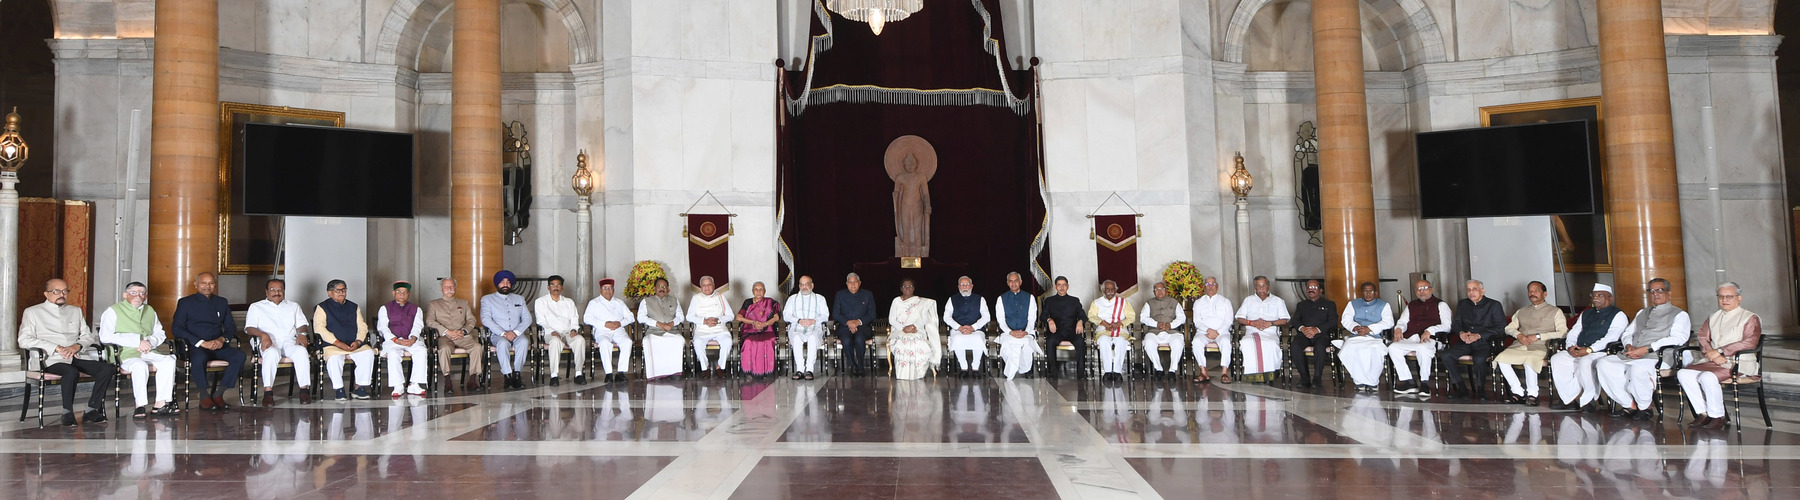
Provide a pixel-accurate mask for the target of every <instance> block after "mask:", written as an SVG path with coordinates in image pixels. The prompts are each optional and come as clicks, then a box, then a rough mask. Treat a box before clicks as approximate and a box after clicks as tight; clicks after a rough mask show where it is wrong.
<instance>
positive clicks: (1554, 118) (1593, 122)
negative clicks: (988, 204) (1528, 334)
mask: <svg viewBox="0 0 1800 500" xmlns="http://www.w3.org/2000/svg"><path fill="white" fill-rule="evenodd" d="M1600 109H1601V108H1600V98H1599V97H1579V98H1575V99H1559V100H1555V101H1539V102H1527V103H1520V104H1507V105H1501V106H1487V107H1483V108H1481V126H1483V127H1493V126H1500V125H1521V124H1527V123H1547V122H1559V121H1570V120H1582V121H1586V122H1587V123H1588V142H1589V144H1588V148H1589V150H1591V151H1594V154H1595V157H1596V159H1597V160H1596V161H1598V162H1599V165H1598V168H1599V169H1600V186H1599V192H1600V193H1601V197H1600V200H1599V201H1600V213H1599V214H1598V215H1556V216H1551V217H1550V222H1551V226H1552V227H1554V228H1555V229H1556V242H1557V245H1556V246H1557V250H1558V251H1559V252H1560V253H1561V254H1562V255H1561V257H1562V258H1561V259H1559V260H1558V263H1559V264H1558V267H1557V270H1558V271H1560V272H1571V273H1610V272H1612V245H1611V244H1610V241H1609V239H1608V238H1609V236H1608V235H1609V234H1610V233H1609V231H1608V225H1607V218H1606V197H1605V193H1606V177H1607V175H1606V152H1605V150H1604V149H1602V145H1603V144H1605V142H1604V141H1602V140H1601V136H1600V134H1602V133H1603V131H1602V129H1601V128H1600Z"/></svg>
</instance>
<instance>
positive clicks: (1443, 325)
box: [1388, 280, 1451, 398]
mask: <svg viewBox="0 0 1800 500" xmlns="http://www.w3.org/2000/svg"><path fill="white" fill-rule="evenodd" d="M1413 297H1414V299H1413V300H1412V301H1411V302H1407V303H1406V313H1405V314H1401V315H1399V316H1397V317H1395V318H1394V334H1393V336H1390V337H1388V339H1390V340H1392V343H1390V344H1388V359H1389V360H1391V361H1393V362H1394V376H1395V379H1394V394H1418V395H1419V397H1420V398H1428V397H1431V384H1430V381H1431V362H1432V360H1435V359H1437V350H1438V341H1437V338H1436V337H1437V335H1438V334H1441V333H1444V332H1448V331H1450V319H1451V316H1450V304H1449V303H1448V302H1444V301H1443V300H1441V299H1439V298H1437V296H1436V295H1433V294H1432V286H1431V282H1430V281H1425V280H1419V281H1418V282H1415V283H1413ZM1407 354H1412V355H1413V358H1414V359H1416V360H1418V362H1419V381H1418V382H1417V383H1414V382H1413V374H1412V369H1411V368H1408V367H1407V364H1406V355H1407Z"/></svg>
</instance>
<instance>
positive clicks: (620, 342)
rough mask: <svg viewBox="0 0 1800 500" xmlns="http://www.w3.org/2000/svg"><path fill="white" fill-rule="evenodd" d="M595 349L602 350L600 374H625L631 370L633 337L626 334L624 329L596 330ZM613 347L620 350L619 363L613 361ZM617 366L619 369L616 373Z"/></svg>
mask: <svg viewBox="0 0 1800 500" xmlns="http://www.w3.org/2000/svg"><path fill="white" fill-rule="evenodd" d="M594 347H597V348H599V349H600V373H624V372H626V371H627V369H629V368H631V335H629V334H627V333H625V329H624V328H620V329H617V330H606V329H595V330H594ZM613 347H618V348H619V354H618V356H616V358H617V359H618V361H617V362H615V361H613V359H614V358H615V356H614V355H613ZM615 366H617V367H618V370H616V371H615V370H613V367H615Z"/></svg>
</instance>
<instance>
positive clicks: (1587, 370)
mask: <svg viewBox="0 0 1800 500" xmlns="http://www.w3.org/2000/svg"><path fill="white" fill-rule="evenodd" d="M1606 357H1608V356H1607V355H1606V354H1602V353H1598V352H1596V353H1591V354H1588V355H1586V356H1582V357H1579V358H1577V357H1575V356H1574V355H1571V354H1569V352H1568V351H1563V352H1559V353H1556V354H1555V355H1553V356H1550V380H1551V381H1552V382H1555V383H1556V394H1557V395H1558V396H1561V397H1562V400H1563V404H1575V400H1576V398H1580V399H1581V404H1582V405H1587V404H1588V403H1591V402H1593V401H1594V400H1595V399H1599V398H1600V382H1599V381H1598V380H1597V379H1596V378H1595V377H1594V364H1595V363H1599V362H1600V359H1601V358H1606Z"/></svg>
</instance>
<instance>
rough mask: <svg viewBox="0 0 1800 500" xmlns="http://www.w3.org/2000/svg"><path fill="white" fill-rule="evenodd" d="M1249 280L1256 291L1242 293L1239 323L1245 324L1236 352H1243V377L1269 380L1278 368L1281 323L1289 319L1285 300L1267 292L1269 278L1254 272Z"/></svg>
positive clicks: (1279, 363)
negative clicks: (1254, 277)
mask: <svg viewBox="0 0 1800 500" xmlns="http://www.w3.org/2000/svg"><path fill="white" fill-rule="evenodd" d="M1251 282H1252V283H1254V284H1255V287H1256V294H1255V295H1251V296H1249V297H1244V302H1243V304H1241V305H1239V306H1238V309H1237V320H1238V324H1240V325H1244V327H1245V328H1244V336H1243V338H1240V339H1238V352H1240V353H1243V355H1244V379H1246V380H1249V381H1252V382H1268V381H1269V379H1270V378H1273V377H1272V375H1273V373H1274V372H1275V370H1280V369H1281V327H1282V326H1283V325H1286V324H1287V323H1288V319H1289V316H1288V310H1287V303H1286V302H1282V300H1281V297H1278V296H1275V295H1273V294H1270V293H1269V278H1266V277H1263V276H1257V277H1256V279H1254V280H1252V281H1251Z"/></svg>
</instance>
